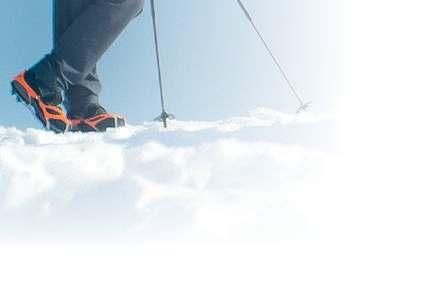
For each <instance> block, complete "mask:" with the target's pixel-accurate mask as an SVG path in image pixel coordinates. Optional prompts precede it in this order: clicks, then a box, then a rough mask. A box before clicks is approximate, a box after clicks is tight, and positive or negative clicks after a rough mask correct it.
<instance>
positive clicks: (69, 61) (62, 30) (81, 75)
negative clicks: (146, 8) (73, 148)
mask: <svg viewBox="0 0 440 281" xmlns="http://www.w3.org/2000/svg"><path fill="white" fill-rule="evenodd" d="M143 5H144V0H54V28H53V30H54V50H53V55H54V56H55V58H56V59H57V60H58V62H59V64H60V65H61V72H62V75H63V77H64V78H65V79H66V80H67V81H68V82H69V83H70V84H71V85H72V87H70V89H69V90H68V91H67V92H66V93H65V95H66V102H67V107H70V108H72V109H75V108H79V109H80V108H81V107H83V105H84V104H87V103H90V102H97V99H98V95H99V93H100V92H101V83H100V81H99V77H98V74H97V67H96V64H97V62H98V61H99V59H100V58H101V57H102V55H103V54H104V53H105V52H106V51H107V49H108V48H109V47H110V46H111V44H112V43H113V42H114V41H115V39H116V38H117V37H118V36H119V34H120V33H121V32H122V31H123V30H124V29H125V27H126V26H127V25H128V23H129V22H130V21H131V20H132V19H133V18H134V17H135V16H136V15H138V14H139V13H140V12H141V11H142V8H143Z"/></svg>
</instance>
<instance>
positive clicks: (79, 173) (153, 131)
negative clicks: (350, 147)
mask: <svg viewBox="0 0 440 281" xmlns="http://www.w3.org/2000/svg"><path fill="white" fill-rule="evenodd" d="M323 121H325V118H323V117H322V116H318V115H315V114H304V115H294V114H285V113H280V112H277V111H274V110H270V109H264V108H259V109H256V110H255V111H253V112H250V113H249V115H247V116H244V117H237V118H232V119H229V120H222V121H215V122H189V121H185V122H184V121H173V122H171V124H170V128H169V129H167V130H165V129H163V128H162V127H161V126H160V124H158V123H153V122H150V123H145V124H143V125H141V126H129V127H127V128H124V129H118V130H112V131H110V132H107V133H105V134H78V133H76V134H66V135H56V134H53V133H51V132H46V131H42V130H35V129H27V130H25V131H21V130H18V129H15V128H3V127H0V220H1V222H2V224H1V227H2V231H1V234H0V238H2V239H3V240H6V241H13V240H18V241H20V240H22V239H25V240H37V241H38V240H48V241H53V240H57V239H58V240H64V239H75V240H82V239H83V240H90V239H92V240H93V239H97V240H102V239H104V240H106V239H109V240H127V241H144V240H146V239H179V240H180V239H183V240H198V241H200V240H204V239H207V240H211V239H214V240H228V241H229V240H236V239H238V240H253V239H257V240H259V239H270V240H273V239H278V240H288V239H292V238H294V237H302V236H304V235H309V234H310V233H309V234H306V233H307V232H310V231H311V232H313V229H312V228H311V227H309V226H308V222H307V217H306V215H305V214H304V212H305V210H306V209H307V206H306V204H307V200H306V196H305V195H304V190H305V189H306V188H307V186H308V185H311V184H312V183H313V182H314V181H316V180H317V178H319V174H320V173H321V170H322V168H323V165H324V162H325V160H326V158H327V153H325V152H324V151H323V149H321V148H320V147H319V145H306V144H301V140H300V139H301V138H300V137H299V136H297V135H295V130H296V129H298V130H299V129H300V128H303V127H304V126H308V127H312V126H313V125H316V124H319V123H321V122H323ZM280 132H282V133H280ZM286 132H289V133H286ZM304 142H306V141H304ZM301 194H302V196H301Z"/></svg>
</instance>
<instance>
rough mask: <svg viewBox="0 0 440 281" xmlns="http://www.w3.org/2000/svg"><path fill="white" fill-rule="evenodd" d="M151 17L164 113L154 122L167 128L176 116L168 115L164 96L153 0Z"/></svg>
mask: <svg viewBox="0 0 440 281" xmlns="http://www.w3.org/2000/svg"><path fill="white" fill-rule="evenodd" d="M151 17H152V19H153V30H154V45H155V48H156V62H157V73H158V78H159V89H160V102H161V106H162V113H161V114H160V115H159V116H158V117H157V118H155V119H154V121H161V122H163V126H164V128H167V120H168V119H169V120H172V119H175V117H174V115H172V114H168V113H167V112H166V110H165V99H164V94H163V82H162V71H161V67H160V53H159V40H158V39H157V37H158V36H157V25H156V8H155V5H154V0H151Z"/></svg>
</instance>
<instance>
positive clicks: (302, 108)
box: [296, 101, 312, 114]
mask: <svg viewBox="0 0 440 281" xmlns="http://www.w3.org/2000/svg"><path fill="white" fill-rule="evenodd" d="M311 104H312V102H311V101H309V102H306V103H303V104H302V105H301V106H300V107H299V108H298V110H297V111H296V114H300V113H303V112H305V111H307V110H308V109H309V107H310V105H311Z"/></svg>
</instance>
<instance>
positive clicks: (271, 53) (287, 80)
mask: <svg viewBox="0 0 440 281" xmlns="http://www.w3.org/2000/svg"><path fill="white" fill-rule="evenodd" d="M237 2H238V5H239V6H240V8H241V9H242V11H243V13H244V14H245V15H246V18H247V19H248V20H249V22H250V23H251V25H252V27H253V29H254V30H255V32H256V33H257V35H258V37H259V38H260V40H261V42H263V45H264V47H265V48H266V51H267V52H268V53H269V55H270V57H271V58H272V60H273V61H274V63H275V65H276V66H277V68H278V70H279V71H280V72H281V74H282V75H283V77H284V79H285V80H286V82H287V84H288V85H289V88H290V90H291V91H292V93H293V94H294V95H295V96H296V97H297V98H298V100H299V102H300V103H301V106H302V105H304V100H303V98H302V97H301V96H300V95H299V93H298V92H297V91H296V89H295V87H294V86H293V84H292V82H290V79H289V77H288V76H287V74H286V72H285V71H284V69H283V67H282V66H281V63H280V62H279V60H278V59H277V58H276V57H275V55H274V53H273V52H272V50H271V49H270V47H269V45H268V44H267V42H266V40H264V37H263V35H262V34H261V32H260V30H259V29H258V27H257V26H256V24H255V22H254V21H253V19H252V17H251V15H250V14H249V11H248V10H247V9H246V6H245V5H244V4H243V2H242V1H241V0H237Z"/></svg>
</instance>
